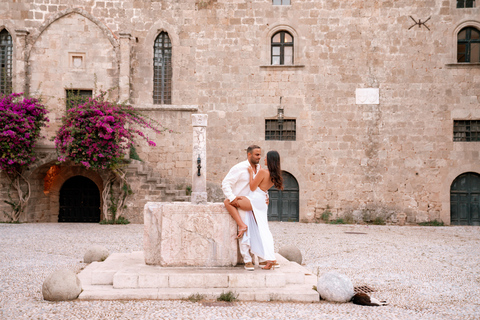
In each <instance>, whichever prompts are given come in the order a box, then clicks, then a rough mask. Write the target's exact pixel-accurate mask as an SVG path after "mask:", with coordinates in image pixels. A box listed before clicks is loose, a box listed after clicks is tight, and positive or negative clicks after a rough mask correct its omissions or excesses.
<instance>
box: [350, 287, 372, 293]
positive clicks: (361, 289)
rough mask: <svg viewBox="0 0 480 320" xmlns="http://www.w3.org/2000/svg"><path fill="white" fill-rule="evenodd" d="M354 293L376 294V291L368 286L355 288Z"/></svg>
mask: <svg viewBox="0 0 480 320" xmlns="http://www.w3.org/2000/svg"><path fill="white" fill-rule="evenodd" d="M353 292H355V293H370V292H375V290H373V289H372V288H370V287H367V286H358V287H354V288H353Z"/></svg>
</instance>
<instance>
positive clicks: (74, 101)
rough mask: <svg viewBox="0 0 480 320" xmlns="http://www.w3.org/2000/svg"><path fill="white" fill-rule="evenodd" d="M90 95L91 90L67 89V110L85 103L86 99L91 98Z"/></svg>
mask: <svg viewBox="0 0 480 320" xmlns="http://www.w3.org/2000/svg"><path fill="white" fill-rule="evenodd" d="M92 94H93V91H92V90H79V89H67V90H66V95H67V99H66V101H67V103H66V105H67V110H68V109H70V108H72V107H75V106H78V105H80V104H83V103H85V102H87V101H88V98H91V97H92Z"/></svg>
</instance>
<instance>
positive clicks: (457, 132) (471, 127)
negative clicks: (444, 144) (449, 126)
mask: <svg viewBox="0 0 480 320" xmlns="http://www.w3.org/2000/svg"><path fill="white" fill-rule="evenodd" d="M453 141H480V120H454V121H453Z"/></svg>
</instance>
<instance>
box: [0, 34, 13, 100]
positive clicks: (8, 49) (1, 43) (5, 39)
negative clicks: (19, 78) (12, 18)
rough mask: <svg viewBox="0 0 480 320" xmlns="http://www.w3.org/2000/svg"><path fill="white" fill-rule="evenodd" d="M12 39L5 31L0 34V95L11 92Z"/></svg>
mask: <svg viewBox="0 0 480 320" xmlns="http://www.w3.org/2000/svg"><path fill="white" fill-rule="evenodd" d="M12 56H13V44H12V37H11V36H10V34H9V33H8V31H7V30H6V29H3V30H2V31H1V32H0V93H4V94H10V93H11V92H12Z"/></svg>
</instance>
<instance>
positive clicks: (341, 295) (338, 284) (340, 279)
mask: <svg viewBox="0 0 480 320" xmlns="http://www.w3.org/2000/svg"><path fill="white" fill-rule="evenodd" d="M317 291H318V293H319V294H320V297H321V298H322V299H324V300H327V301H333V302H349V301H350V300H351V299H352V297H353V295H354V294H355V293H354V291H353V284H352V281H351V280H350V279H349V278H348V277H347V276H346V275H344V274H341V273H337V272H328V273H325V274H324V275H323V276H321V277H320V278H319V279H318V282H317Z"/></svg>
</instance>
